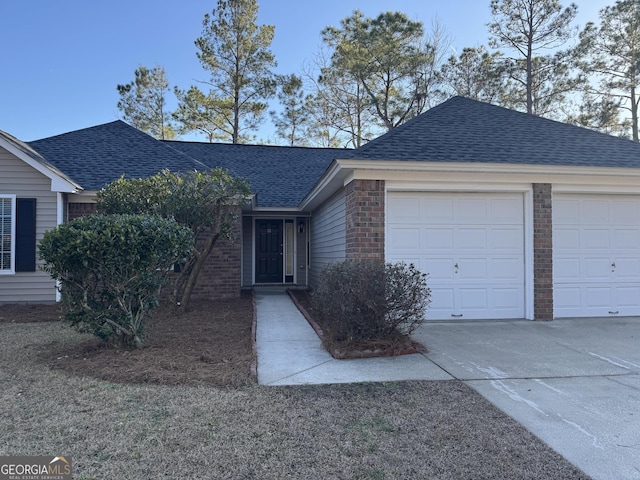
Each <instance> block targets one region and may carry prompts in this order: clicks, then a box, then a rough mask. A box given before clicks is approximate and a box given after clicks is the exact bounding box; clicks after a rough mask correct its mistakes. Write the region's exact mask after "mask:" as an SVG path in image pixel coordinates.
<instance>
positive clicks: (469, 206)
mask: <svg viewBox="0 0 640 480" xmlns="http://www.w3.org/2000/svg"><path fill="white" fill-rule="evenodd" d="M454 205H455V207H454V214H455V217H454V219H455V220H454V221H455V222H456V224H458V225H474V224H484V223H487V219H488V216H489V215H488V213H489V212H488V206H487V200H486V199H483V198H478V197H475V198H473V197H472V198H457V199H456V201H455V204H454Z"/></svg>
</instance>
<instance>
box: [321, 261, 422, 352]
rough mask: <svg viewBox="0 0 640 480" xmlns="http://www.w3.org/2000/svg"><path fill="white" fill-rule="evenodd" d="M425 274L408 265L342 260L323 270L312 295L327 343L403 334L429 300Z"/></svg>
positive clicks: (419, 319) (418, 318) (419, 317)
mask: <svg viewBox="0 0 640 480" xmlns="http://www.w3.org/2000/svg"><path fill="white" fill-rule="evenodd" d="M426 277H427V276H426V275H425V274H423V273H421V272H420V271H419V270H418V269H416V267H415V266H413V265H407V264H404V263H395V264H391V263H387V264H385V263H383V262H380V261H350V260H347V261H344V262H339V263H334V264H331V265H329V266H327V267H326V268H325V269H324V270H323V271H322V274H321V276H320V281H319V285H318V287H317V289H316V290H315V291H314V294H313V297H312V298H313V304H314V305H313V306H314V310H316V311H317V312H319V314H320V321H321V323H322V326H323V327H324V329H325V330H326V331H325V334H327V335H329V336H330V337H331V339H332V340H333V341H337V342H353V341H360V340H376V339H384V338H386V337H388V336H390V335H392V334H398V333H399V334H402V335H409V334H411V333H412V332H413V331H414V330H415V329H416V328H417V327H418V325H420V323H421V322H422V320H423V319H424V317H425V314H426V310H427V307H428V306H429V302H430V295H431V294H430V290H429V288H428V287H427V280H426Z"/></svg>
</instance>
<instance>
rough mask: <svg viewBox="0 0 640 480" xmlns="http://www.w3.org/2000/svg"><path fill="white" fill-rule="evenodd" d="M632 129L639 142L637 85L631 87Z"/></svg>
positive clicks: (634, 137) (635, 139)
mask: <svg viewBox="0 0 640 480" xmlns="http://www.w3.org/2000/svg"><path fill="white" fill-rule="evenodd" d="M631 129H632V131H633V141H634V142H638V141H640V140H639V139H638V98H637V97H636V87H635V86H633V87H631Z"/></svg>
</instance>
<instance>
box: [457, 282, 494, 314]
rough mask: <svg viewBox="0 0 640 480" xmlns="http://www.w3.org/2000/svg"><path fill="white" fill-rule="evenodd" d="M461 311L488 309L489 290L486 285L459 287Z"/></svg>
mask: <svg viewBox="0 0 640 480" xmlns="http://www.w3.org/2000/svg"><path fill="white" fill-rule="evenodd" d="M459 295H460V312H462V313H468V312H470V311H475V310H488V308H489V291H488V289H487V288H486V287H475V288H473V287H465V288H460V289H459Z"/></svg>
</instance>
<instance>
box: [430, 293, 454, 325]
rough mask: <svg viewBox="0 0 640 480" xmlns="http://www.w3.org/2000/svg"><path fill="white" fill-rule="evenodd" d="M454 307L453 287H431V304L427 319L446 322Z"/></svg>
mask: <svg viewBox="0 0 640 480" xmlns="http://www.w3.org/2000/svg"><path fill="white" fill-rule="evenodd" d="M453 305H454V289H453V287H448V288H447V287H444V288H441V287H431V304H430V305H429V309H428V310H427V319H430V320H431V319H433V320H442V319H445V320H448V319H450V318H451V312H452V311H453Z"/></svg>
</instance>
